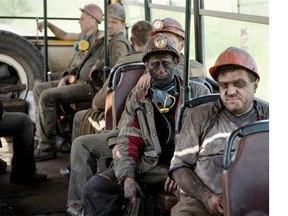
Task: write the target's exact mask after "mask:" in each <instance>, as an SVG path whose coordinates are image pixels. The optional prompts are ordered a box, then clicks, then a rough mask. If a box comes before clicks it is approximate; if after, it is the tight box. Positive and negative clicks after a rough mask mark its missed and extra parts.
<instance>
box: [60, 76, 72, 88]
mask: <svg viewBox="0 0 288 216" xmlns="http://www.w3.org/2000/svg"><path fill="white" fill-rule="evenodd" d="M69 76H70V75H67V76H65V77H63V78H62V79H60V80H59V83H58V87H61V86H66V85H67V83H69Z"/></svg>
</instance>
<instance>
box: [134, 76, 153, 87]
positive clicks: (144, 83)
mask: <svg viewBox="0 0 288 216" xmlns="http://www.w3.org/2000/svg"><path fill="white" fill-rule="evenodd" d="M150 80H151V76H150V74H149V73H146V74H144V75H142V76H141V77H140V79H139V80H138V82H137V84H136V89H140V88H144V87H145V86H149V84H150Z"/></svg>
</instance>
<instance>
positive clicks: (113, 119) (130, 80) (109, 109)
mask: <svg viewBox="0 0 288 216" xmlns="http://www.w3.org/2000/svg"><path fill="white" fill-rule="evenodd" d="M144 71H145V65H144V63H143V62H135V63H129V64H122V65H119V66H115V67H114V68H113V69H112V71H111V75H110V81H109V85H108V91H107V95H106V106H105V121H106V130H111V129H113V128H114V127H116V126H117V124H118V122H119V120H120V118H121V114H122V112H123V110H124V107H125V103H126V99H127V96H128V95H129V93H130V92H131V90H132V89H133V88H134V86H135V85H136V84H137V82H138V80H139V78H140V77H141V76H142V75H143V74H144Z"/></svg>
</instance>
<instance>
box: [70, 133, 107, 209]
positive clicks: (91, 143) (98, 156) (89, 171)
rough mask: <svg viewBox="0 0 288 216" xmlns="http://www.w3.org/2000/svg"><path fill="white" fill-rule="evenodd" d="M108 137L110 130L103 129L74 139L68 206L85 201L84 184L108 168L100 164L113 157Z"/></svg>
mask: <svg viewBox="0 0 288 216" xmlns="http://www.w3.org/2000/svg"><path fill="white" fill-rule="evenodd" d="M107 137H108V131H107V132H106V131H101V133H97V134H89V135H83V136H79V137H77V138H76V139H75V140H74V141H73V143H72V148H71V153H70V163H71V173H70V180H69V188H68V200H67V206H70V205H72V204H73V203H83V200H84V199H83V197H84V186H85V184H86V182H87V181H88V179H90V178H91V177H92V176H94V175H95V173H96V172H101V171H103V170H105V169H106V167H105V164H102V166H99V162H100V160H101V161H102V162H103V161H105V159H108V158H109V159H111V158H112V151H111V149H109V147H108V144H107ZM97 162H98V163H97ZM97 165H98V166H97Z"/></svg>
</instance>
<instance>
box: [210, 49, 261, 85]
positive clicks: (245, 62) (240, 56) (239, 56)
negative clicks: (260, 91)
mask: <svg viewBox="0 0 288 216" xmlns="http://www.w3.org/2000/svg"><path fill="white" fill-rule="evenodd" d="M224 65H238V66H242V67H244V68H246V69H248V70H249V71H251V72H252V73H253V74H254V75H255V76H256V77H257V78H258V79H260V76H259V74H258V70H257V65H256V63H255V61H254V59H253V58H252V56H251V55H250V54H249V53H248V52H247V51H245V50H243V49H240V48H236V47H229V48H228V49H226V50H225V51H224V52H222V53H221V54H220V55H219V57H218V59H217V60H216V62H215V65H214V66H213V67H211V68H210V69H209V72H210V75H211V77H213V79H214V80H217V79H218V73H217V69H218V67H220V66H224Z"/></svg>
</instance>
